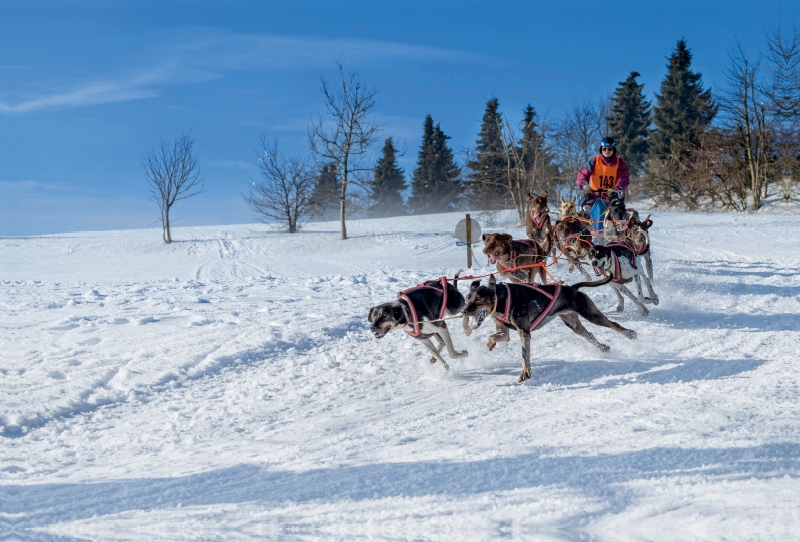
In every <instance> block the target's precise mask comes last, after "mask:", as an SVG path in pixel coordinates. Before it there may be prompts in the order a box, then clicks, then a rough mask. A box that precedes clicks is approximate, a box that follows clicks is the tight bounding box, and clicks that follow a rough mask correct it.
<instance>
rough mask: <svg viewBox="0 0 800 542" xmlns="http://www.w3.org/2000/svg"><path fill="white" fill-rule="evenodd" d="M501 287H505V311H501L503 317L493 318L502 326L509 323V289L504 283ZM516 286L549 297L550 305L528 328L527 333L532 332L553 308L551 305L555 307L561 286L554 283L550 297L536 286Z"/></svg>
mask: <svg viewBox="0 0 800 542" xmlns="http://www.w3.org/2000/svg"><path fill="white" fill-rule="evenodd" d="M503 286H505V287H506V294H507V295H506V310H505V311H503V316H495V319H496V320H497V321H499V322H502V323H504V324H508V323H509V322H508V320H509V317H510V314H509V313H510V311H511V288H510V287H509V286H508V283H507V282H504V283H503ZM517 286H526V287H528V288H532V289H534V290H536V291H537V292H539V293H540V294H542V295H544V296H545V297H549V298H550V303H549V304H548V305H547V308H546V309H545V310H543V311H542V313H541V314H540V315H539V316H537V317H536V320H534V321H533V323H532V324H531V327H530V328H528V331H533V330H534V329H536V326H538V325H539V324H540V323H541V322H542V320H544V317H545V316H547V313H548V312H550V309H552V308H553V305H555V303H556V298H558V294H560V293H561V284H558V283H556V290H555V291H554V292H553V295H550V294H548V293H547V292H545V291H544V290H542V289H541V288H539V285H538V284H517ZM512 325H513V324H512Z"/></svg>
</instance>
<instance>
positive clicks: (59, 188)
mask: <svg viewBox="0 0 800 542" xmlns="http://www.w3.org/2000/svg"><path fill="white" fill-rule="evenodd" d="M0 189H3V190H4V191H7V192H23V191H30V190H36V191H41V190H52V191H54V192H70V191H72V190H73V189H72V187H70V186H66V185H58V184H52V183H43V182H40V181H34V180H30V179H28V180H24V181H3V180H0Z"/></svg>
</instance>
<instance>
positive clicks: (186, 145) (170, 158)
mask: <svg viewBox="0 0 800 542" xmlns="http://www.w3.org/2000/svg"><path fill="white" fill-rule="evenodd" d="M142 167H143V168H144V173H145V176H146V177H147V181H148V194H147V195H148V197H149V198H150V199H151V200H152V201H153V202H155V204H156V205H158V208H159V210H160V211H161V226H162V229H163V232H162V236H163V238H164V242H165V243H167V244H169V243H172V235H171V233H170V223H169V213H170V210H171V209H172V206H173V205H175V202H177V201H180V200H182V199H186V198H190V197H192V196H196V195H197V194H200V193H202V192H203V191H204V190H205V184H204V183H203V176H202V175H201V174H200V166H199V164H198V159H197V154H196V153H195V151H194V138H193V137H192V136H191V135H189V134H183V135H181V136H180V137H178V138H176V139H175V142H174V143H172V144H171V145H170V144H169V143H167V142H166V141H164V140H163V139H162V140H161V143H160V144H159V146H158V147H155V148H153V149H151V150H150V151H148V152H147V153H145V155H144V156H143V157H142Z"/></svg>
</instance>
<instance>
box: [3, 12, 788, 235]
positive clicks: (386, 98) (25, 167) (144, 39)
mask: <svg viewBox="0 0 800 542" xmlns="http://www.w3.org/2000/svg"><path fill="white" fill-rule="evenodd" d="M797 6H798V1H786V0H784V1H778V0H770V1H768V2H765V3H763V5H758V6H756V5H754V4H752V3H745V2H742V1H737V2H722V1H716V2H704V3H697V2H691V3H690V2H687V1H684V0H676V1H674V2H669V3H667V2H664V3H658V4H656V5H646V6H643V5H640V4H639V3H637V2H632V1H620V2H615V3H614V4H613V5H610V6H608V10H609V13H608V17H607V19H608V22H607V23H606V22H605V21H604V16H605V13H601V12H600V11H599V9H600V8H601V6H599V5H598V4H596V3H593V2H588V1H573V2H563V3H559V4H558V5H553V4H544V3H541V4H536V3H530V2H513V3H510V4H507V5H504V6H500V7H498V6H489V5H485V4H483V3H478V2H467V3H455V2H438V3H424V4H423V3H419V2H409V3H404V4H403V5H402V6H392V7H391V8H386V7H384V6H375V5H372V4H370V3H368V2H346V3H343V4H337V5H336V6H332V5H328V4H326V3H324V2H313V1H309V2H295V3H291V4H290V5H285V4H283V3H277V2H276V3H262V2H250V1H243V2H237V3H236V4H234V5H233V6H232V5H230V4H223V3H220V2H207V1H190V2H151V1H146V2H141V3H137V4H136V6H135V7H131V6H129V5H123V4H116V3H115V4H107V3H104V2H100V1H96V0H95V1H84V2H79V3H70V4H64V3H63V2H57V1H42V2H30V3H25V4H23V5H17V4H16V3H12V2H3V4H2V9H3V13H4V17H3V18H2V19H0V44H2V46H3V50H4V51H5V52H6V54H5V56H4V59H3V62H2V64H0V74H2V75H3V77H2V78H0V236H28V235H47V234H54V233H66V232H78V231H106V230H117V229H126V230H127V229H141V228H147V227H157V224H158V211H157V209H156V207H155V205H154V204H152V203H151V202H150V201H148V200H147V197H146V195H145V178H144V175H143V172H142V169H141V166H140V158H141V156H142V155H143V154H144V153H145V152H146V151H147V150H148V149H150V148H152V147H153V146H155V145H156V144H158V142H159V139H160V138H163V139H165V140H171V139H172V138H174V137H176V136H178V135H180V134H181V133H184V132H191V133H192V135H193V136H194V138H195V140H196V146H197V151H198V154H199V157H200V165H201V168H202V170H203V171H204V172H205V174H206V179H207V191H206V193H204V194H202V195H200V196H197V197H195V198H192V199H190V200H186V201H184V202H181V203H180V204H179V205H177V206H176V207H175V214H174V216H175V217H176V219H177V222H176V224H175V226H177V227H180V226H198V225H226V224H237V223H239V224H246V223H254V222H257V220H256V219H255V218H254V216H253V213H252V211H251V210H250V209H249V208H248V207H247V206H246V204H245V203H244V201H243V199H242V197H241V192H243V191H244V190H246V188H247V183H248V181H249V179H251V178H255V177H256V176H257V170H256V167H255V154H254V150H253V149H254V147H255V146H256V145H257V142H258V137H259V134H261V133H264V134H266V135H267V137H269V138H272V137H277V138H278V140H279V142H280V146H281V149H282V150H284V151H285V152H289V153H302V154H305V153H307V139H306V126H307V124H308V122H309V121H311V120H312V118H314V117H315V116H316V115H317V114H319V113H321V112H322V111H323V109H324V108H323V102H322V95H321V93H320V90H319V87H320V78H321V77H324V78H325V79H326V80H333V79H335V78H336V75H337V73H336V65H335V61H334V59H335V58H338V57H343V58H344V60H345V68H346V69H352V70H356V71H358V72H359V74H360V76H361V78H362V80H363V81H364V82H365V83H366V84H367V85H368V86H375V87H378V88H379V89H380V90H381V92H380V94H379V100H380V104H379V107H378V110H377V114H376V117H375V119H376V121H377V122H379V123H381V124H384V125H385V126H384V133H383V138H385V137H393V138H394V139H395V141H396V143H397V146H398V148H400V149H403V148H405V149H406V154H405V155H404V156H402V157H401V159H400V165H401V167H403V168H404V169H405V172H406V175H407V176H409V175H410V174H411V173H412V171H413V168H414V164H415V161H416V156H417V151H418V148H419V144H420V140H421V136H422V123H423V121H424V118H425V116H426V115H427V114H430V115H432V117H433V119H434V121H435V122H437V123H441V126H442V129H443V131H444V132H445V133H446V134H447V135H448V136H450V137H451V140H450V141H449V143H450V145H451V147H452V148H453V150H454V152H455V153H456V155H457V157H458V159H459V160H460V161H463V152H464V151H465V149H467V148H469V147H472V146H473V145H474V143H475V139H476V138H477V134H478V130H479V128H480V119H481V116H482V115H483V111H484V108H485V104H486V101H487V100H488V99H490V98H493V97H496V98H498V100H499V102H500V111H501V112H502V113H503V114H504V115H506V116H508V117H509V118H510V119H511V120H513V121H517V120H519V119H521V117H522V110H523V108H524V107H525V106H526V105H528V104H529V103H530V104H531V105H532V106H533V107H534V108H535V109H536V110H537V112H539V113H540V114H542V115H545V116H547V117H548V118H549V119H551V120H557V119H558V118H560V117H562V116H563V114H564V113H565V112H566V111H568V110H569V109H570V108H571V107H573V106H574V105H576V104H579V103H584V102H586V101H597V100H598V99H599V98H600V97H601V96H605V95H607V94H610V93H611V92H613V90H614V89H615V88H616V86H617V84H618V83H619V82H620V81H622V80H624V79H625V77H627V75H628V74H629V73H630V72H631V71H637V72H639V73H640V74H642V75H641V77H640V78H639V81H640V82H641V83H644V85H645V88H644V89H645V93H646V96H647V98H648V99H650V100H652V101H653V102H655V100H654V93H655V92H657V91H658V88H659V85H660V82H661V79H662V78H663V76H664V74H665V73H666V63H667V57H668V56H669V55H670V53H671V52H672V51H673V50H674V48H675V45H676V43H677V41H678V40H679V39H681V38H685V39H686V41H687V43H688V46H689V48H690V50H691V51H692V54H693V63H692V67H693V69H694V70H695V71H699V72H700V73H701V74H702V75H703V84H704V86H705V88H710V89H711V90H712V92H713V93H714V94H717V93H718V91H719V89H720V88H722V87H723V86H724V76H725V70H726V69H727V67H728V65H729V59H728V51H729V50H730V49H731V48H732V47H733V46H734V45H735V43H736V40H737V39H738V40H739V41H740V42H741V43H742V44H743V45H744V47H745V48H746V50H747V51H748V52H750V53H751V54H755V53H756V52H758V51H763V49H764V43H765V33H766V32H769V31H774V30H775V29H777V28H778V27H779V25H782V27H783V28H785V29H791V28H792V27H794V26H797V25H796V21H797V18H796V17H797V15H796V11H797ZM601 24H607V25H608V26H609V31H608V32H602V33H599V34H602V35H608V36H611V37H610V38H603V39H601V40H596V39H594V38H593V36H595V35H598V32H597V27H598V26H599V25H601ZM381 141H382V139H381ZM378 150H379V146H376V154H377V151H378Z"/></svg>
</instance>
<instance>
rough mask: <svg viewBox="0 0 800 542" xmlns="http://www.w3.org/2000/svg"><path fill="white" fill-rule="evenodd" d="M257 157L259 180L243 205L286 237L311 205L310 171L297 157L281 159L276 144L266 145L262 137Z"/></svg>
mask: <svg viewBox="0 0 800 542" xmlns="http://www.w3.org/2000/svg"><path fill="white" fill-rule="evenodd" d="M257 154H258V162H257V164H258V168H259V172H260V174H261V177H260V178H259V179H258V180H257V181H253V182H252V183H251V186H250V192H249V193H248V194H245V195H244V200H245V202H247V205H249V206H250V208H251V209H252V210H253V211H254V212H255V213H256V215H258V217H259V219H260V220H262V221H263V222H267V223H269V222H278V223H280V224H283V225H285V226H286V231H288V232H289V233H297V232H298V231H299V230H300V221H301V219H302V218H303V216H304V215H305V214H306V213H307V212H308V211H309V209H310V208H311V205H312V200H311V195H312V190H313V187H314V177H313V175H312V171H311V167H310V166H309V164H308V162H307V161H306V160H303V159H302V158H300V157H297V156H292V157H286V158H285V157H283V156H280V155H279V154H278V142H277V141H274V142H272V143H268V142H267V141H266V138H265V137H264V136H263V135H262V136H261V140H260V147H259V149H258V152H257Z"/></svg>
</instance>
